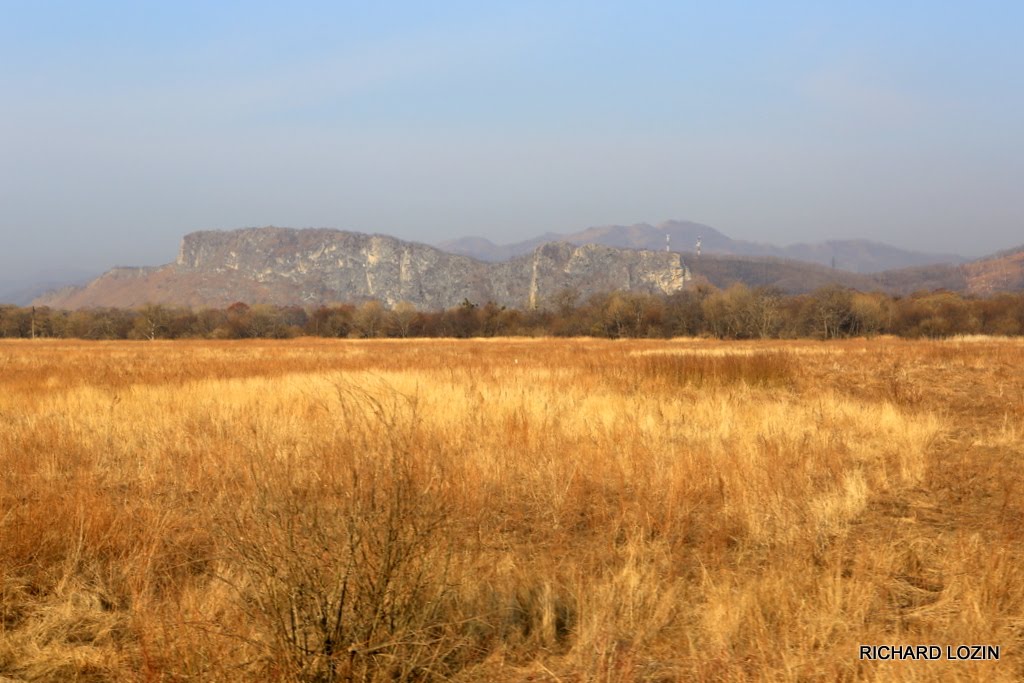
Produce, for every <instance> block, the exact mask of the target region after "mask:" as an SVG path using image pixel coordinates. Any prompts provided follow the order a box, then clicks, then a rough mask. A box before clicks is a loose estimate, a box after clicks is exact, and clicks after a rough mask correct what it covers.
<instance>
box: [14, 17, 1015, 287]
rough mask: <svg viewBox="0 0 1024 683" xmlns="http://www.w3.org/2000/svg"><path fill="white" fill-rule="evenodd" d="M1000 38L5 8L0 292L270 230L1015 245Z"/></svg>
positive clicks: (859, 21) (782, 21) (695, 23)
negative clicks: (684, 228) (38, 273)
mask: <svg viewBox="0 0 1024 683" xmlns="http://www.w3.org/2000/svg"><path fill="white" fill-rule="evenodd" d="M291 5H294V6H291ZM1022 26H1024V4H1022V3H1020V2H1005V3H994V2H960V1H958V2H941V1H938V0H931V1H928V2H897V3H893V2H868V1H860V2H850V3H835V2H825V3H823V2H807V3H784V2H774V3H762V2H746V3H730V2H715V3H707V2H702V3H684V2H642V1H635V0H634V1H632V2H621V3H603V2H558V1H557V0H546V1H544V2H523V1H520V2H515V3H501V4H498V3H481V2H465V3H462V2H447V3H427V2H390V3H367V2H359V3H355V2H323V3H290V4H286V3H283V2H272V3H271V2H265V3H261V2H212V1H204V2H192V1H185V0H176V1H174V2H168V1H166V0H160V1H159V2H142V1H133V2H101V1H97V0H91V1H88V2H85V1H75V2H48V1H46V0H23V1H22V0H0V236H2V242H0V280H3V279H7V277H9V276H11V275H21V274H24V273H25V272H28V271H32V270H35V269H37V268H40V267H44V266H45V265H47V264H56V265H64V264H69V265H78V266H82V267H88V268H94V269H105V268H106V267H108V266H111V265H114V264H156V263H163V262H167V261H170V260H172V259H173V258H174V255H175V253H176V249H177V244H178V241H179V239H180V237H181V235H183V234H184V233H186V232H190V231H193V230H199V229H210V228H233V227H242V226H253V225H268V224H274V225H282V226H292V227H308V226H323V227H337V228H343V229H352V230H361V231H367V232H384V233H390V234H394V235H396V236H399V237H403V238H408V239H416V240H420V241H427V242H433V241H438V240H442V239H445V238H450V237H457V236H460V235H464V234H479V235H483V236H486V237H490V238H491V239H494V240H496V241H515V240H517V239H522V238H526V237H530V236H533V235H535V234H537V233H540V232H544V231H547V230H555V231H570V230H576V229H580V228H583V227H586V226H589V225H596V224H608V223H634V222H641V221H647V222H658V221H661V220H664V219H668V218H679V219H689V220H695V221H700V222H704V223H708V224H710V225H713V226H715V227H717V228H719V229H720V230H722V231H723V232H725V233H726V234H728V235H730V236H732V237H737V238H746V239H753V240H760V241H771V242H776V243H789V242H794V241H809V240H818V239H827V238H844V237H866V238H870V239H877V240H883V241H888V242H891V243H895V244H898V245H903V246H910V247H916V248H922V249H933V250H954V251H959V252H962V253H965V254H968V255H978V254H981V253H982V252H987V251H991V250H994V249H998V248H1003V247H1007V246H1011V245H1013V244H1019V243H1021V242H1024V186H1022V180H1024V48H1022V47H1021V35H1022V34H1021V27H1022ZM5 275H6V276H7V277H5Z"/></svg>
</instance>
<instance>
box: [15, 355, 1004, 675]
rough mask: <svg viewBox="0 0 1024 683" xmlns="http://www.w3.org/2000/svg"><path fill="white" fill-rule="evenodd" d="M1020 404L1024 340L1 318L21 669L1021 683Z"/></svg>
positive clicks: (31, 672)
mask: <svg viewBox="0 0 1024 683" xmlns="http://www.w3.org/2000/svg"><path fill="white" fill-rule="evenodd" d="M1022 425H1024V342H1021V341H1019V340H1018V341H1013V340H1001V339H983V338H968V339H959V340H950V341H936V342H929V341H919V342H918V341H904V340H895V339H876V340H850V341H843V342H831V343H820V342H809V341H808V342H758V343H742V342H735V343H724V342H714V341H701V340H673V341H602V340H509V339H501V340H487V341H450V340H449V341H444V340H440V341H439V340H416V341H325V340H292V341H285V342H272V341H253V342H138V343H130V342H112V343H87V342H50V341H34V342H29V341H23V342H5V343H2V344H0V463H2V466H0V679H2V678H3V677H8V678H10V679H14V680H24V681H74V680H77V681H106V680H110V681H193V680H195V681H249V680H261V681H331V680H338V681H364V680H370V681H383V680H445V679H453V680H456V681H518V680H533V681H566V682H567V681H607V682H618V681H622V682H625V681H675V680H707V681H747V680H750V681H754V680H775V681H809V680H828V681H831V680H847V681H859V680H885V681H919V680H922V681H923V680H963V681H968V680H993V681H1009V680H1019V679H1021V678H1022V677H1024V657H1022V655H1021V648H1022V647H1024V548H1022V539H1024V536H1022V533H1024V495H1022V494H1024V491H1022V484H1024V477H1022V474H1024V427H1022ZM860 644H939V645H942V646H945V645H947V644H949V645H958V644H991V645H999V646H1000V648H1001V659H1000V661H986V662H951V661H925V662H915V661H903V662H891V661H888V662H870V661H859V660H858V657H857V653H858V645H860Z"/></svg>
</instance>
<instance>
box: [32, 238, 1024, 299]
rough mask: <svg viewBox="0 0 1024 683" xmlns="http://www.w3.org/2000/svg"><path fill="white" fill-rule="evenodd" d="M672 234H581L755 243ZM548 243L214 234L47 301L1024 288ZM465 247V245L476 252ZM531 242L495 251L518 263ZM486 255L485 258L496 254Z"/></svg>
mask: <svg viewBox="0 0 1024 683" xmlns="http://www.w3.org/2000/svg"><path fill="white" fill-rule="evenodd" d="M666 226H667V227H665V226H661V227H657V228H655V227H652V226H647V225H641V226H630V227H626V228H622V227H613V228H592V229H590V231H583V232H582V233H577V235H583V234H585V233H586V234H588V235H589V236H590V237H594V238H595V239H605V240H606V241H609V242H613V241H614V242H618V243H619V245H621V243H622V242H629V243H630V244H631V245H633V244H650V243H651V242H652V241H654V240H655V238H654V237H652V232H651V231H655V232H656V234H658V235H660V237H661V241H662V243H664V240H665V235H666V234H669V235H670V240H671V239H673V238H674V236H676V235H684V236H685V235H690V234H691V233H692V232H693V231H695V230H701V232H700V233H698V234H700V236H701V238H702V240H708V238H709V237H710V241H711V243H712V244H724V245H726V246H728V245H730V244H732V245H735V244H739V245H741V246H742V245H744V244H747V245H749V244H751V243H743V242H734V241H727V240H728V238H726V237H724V236H723V235H721V233H718V232H717V231H711V230H710V229H708V228H707V226H701V225H699V224H694V223H675V222H674V223H671V224H666ZM658 231H660V232H658ZM705 233H706V234H705ZM536 242H537V243H536V244H534V245H533V246H532V247H531V250H530V251H529V252H528V253H526V254H520V255H517V256H511V257H509V258H507V259H506V260H503V261H488V260H483V259H480V258H474V257H471V256H467V255H465V254H458V253H452V252H449V251H444V250H442V249H439V248H437V247H433V246H430V245H426V244H421V243H417V242H408V241H404V240H399V239H397V238H394V237H390V236H387V235H368V234H364V233H356V232H345V231H340V230H333V229H304V230H295V229H290V228H276V227H267V228H245V229H240V230H229V231H203V232H196V233H191V234H189V235H186V236H185V237H184V239H183V240H182V243H181V248H180V250H179V254H178V257H177V259H176V260H175V261H174V262H173V263H168V264H167V265H164V266H157V267H142V268H124V267H119V268H114V269H111V270H110V271H108V272H106V273H104V274H103V275H101V276H100V277H98V278H96V279H94V280H92V281H91V282H89V283H88V284H86V285H85V286H80V287H65V288H63V289H59V290H56V291H52V292H49V293H47V294H45V295H43V296H40V297H38V298H37V299H36V300H35V304H36V305H46V306H51V307H55V308H68V309H73V308H90V307H104V306H111V307H137V306H142V305H145V304H149V303H157V304H173V305H181V306H190V307H196V308H199V307H209V306H215V307H225V306H229V305H231V304H232V303H234V302H237V301H242V302H246V303H250V304H254V303H269V304H277V305H302V306H313V305H322V304H329V303H338V302H356V303H357V302H360V301H366V300H371V299H376V300H380V301H382V302H384V303H385V304H387V305H389V306H393V305H395V304H397V303H398V302H403V301H404V302H408V303H410V304H413V305H414V306H416V307H418V308H421V309H438V308H450V307H452V306H457V305H459V304H460V303H462V302H464V301H467V300H468V301H471V302H475V303H483V302H486V301H494V302H495V303H498V304H500V305H506V306H513V307H533V306H538V305H544V303H545V302H547V301H549V300H551V298H552V297H554V296H556V295H557V294H559V293H560V292H562V291H564V290H567V289H571V290H574V291H575V292H576V294H577V295H578V296H579V297H581V298H586V297H588V296H590V295H592V294H595V293H598V292H607V291H612V290H619V291H633V292H647V293H656V294H671V293H674V292H678V291H680V290H683V289H686V288H688V287H689V288H693V287H697V286H700V285H701V284H705V285H713V286H716V287H721V288H725V287H728V286H730V285H731V284H733V283H736V282H742V283H745V284H747V285H750V286H770V287H775V288H778V289H779V290H781V291H783V292H785V293H789V294H800V293H807V292H811V291H813V290H815V289H817V288H819V287H821V286H824V285H827V284H831V283H835V284H839V285H841V286H845V287H850V288H855V289H858V290H861V291H884V292H888V293H890V294H907V293H911V292H915V291H920V290H935V289H945V290H950V291H954V292H959V293H963V294H972V295H987V294H993V293H997V292H1003V291H1021V290H1024V246H1022V247H1020V248H1017V249H1011V250H1007V251H1004V252H1000V253H998V254H993V255H992V256H989V257H986V258H983V259H978V260H975V261H970V262H960V263H931V264H928V265H911V266H909V267H902V268H894V269H887V270H882V271H879V272H872V273H867V272H853V271H851V270H845V269H843V268H838V267H831V263H830V264H829V265H824V264H822V263H820V262H819V263H814V262H808V261H799V260H794V259H786V258H780V257H778V256H750V255H737V254H723V253H714V252H713V251H711V250H709V252H702V253H700V254H698V253H696V252H676V251H666V250H665V249H664V245H663V246H662V248H661V249H660V250H655V249H636V248H632V247H630V246H619V245H614V246H613V245H609V244H595V243H585V244H572V243H570V242H568V241H556V242H545V241H540V238H538V240H536ZM460 243H461V244H462V245H463V247H466V245H467V244H470V242H466V241H464V240H463V241H460ZM527 243H528V242H523V243H520V244H519V245H510V246H506V247H496V246H495V245H493V244H492V246H495V248H496V249H508V250H513V251H514V250H521V249H523V248H524V247H523V246H522V245H524V244H527ZM531 243H532V241H531ZM475 244H476V245H477V247H481V245H482V244H483V243H482V242H479V241H478V242H475ZM822 244H823V245H826V246H821V245H818V246H817V247H816V246H815V245H803V246H802V247H801V248H806V249H807V250H808V253H817V254H819V256H820V254H821V253H831V254H833V256H831V257H829V260H830V261H831V259H832V258H836V261H837V262H838V261H839V258H843V257H850V256H851V255H856V254H860V255H861V258H862V259H863V260H862V261H861V263H862V264H866V263H867V262H868V261H870V262H873V263H875V264H876V265H877V264H878V263H882V262H885V260H886V259H895V260H896V262H898V263H906V262H907V261H908V260H909V261H910V262H911V263H916V262H917V261H918V260H925V259H926V257H925V256H923V255H920V254H917V253H915V252H908V251H905V250H899V249H896V248H894V247H888V246H886V245H878V244H875V243H870V242H859V241H846V242H827V243H822ZM827 245H832V246H831V247H828V246H827ZM837 245H838V246H837ZM797 246H798V247H800V245H797ZM451 248H453V247H451V246H449V249H451ZM737 248H738V247H737ZM793 248H796V247H789V248H788V249H793ZM828 249H831V251H828ZM510 253H511V252H510ZM844 255H845V256H844ZM491 256H492V257H496V256H497V252H493V251H492V253H491Z"/></svg>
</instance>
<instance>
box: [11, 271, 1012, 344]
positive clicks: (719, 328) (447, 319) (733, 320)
mask: <svg viewBox="0 0 1024 683" xmlns="http://www.w3.org/2000/svg"><path fill="white" fill-rule="evenodd" d="M878 334H892V335H898V336H901V337H947V336H952V335H960V334H992V335H1011V336H1012V335H1022V334H1024V293H1016V294H999V295H994V296H989V297H964V296H961V295H959V294H957V293H954V292H948V291H938V292H921V293H918V294H914V295H911V296H905V297H895V296H889V295H886V294H882V293H878V292H871V293H865V292H858V291H855V290H850V289H845V288H842V287H838V286H828V287H823V288H821V289H819V290H817V291H815V292H813V293H811V294H806V295H784V294H782V293H780V292H779V291H778V290H775V289H772V288H765V287H758V288H751V287H747V286H745V285H742V284H737V285H733V286H732V287H730V288H728V289H725V290H718V289H715V288H712V287H699V288H696V289H693V290H686V291H682V292H677V293H675V294H671V295H668V296H657V295H652V294H637V293H629V292H608V293H604V294H598V295H595V296H591V297H589V298H586V299H583V298H581V297H580V295H579V294H578V292H576V291H574V290H563V291H560V292H558V293H556V294H555V295H554V296H552V297H550V298H549V299H548V300H547V301H545V302H544V304H543V305H541V306H539V307H538V308H535V309H519V308H509V307H505V306H499V305H497V304H495V303H493V302H485V303H477V302H472V301H469V300H465V301H463V302H462V304H460V305H458V306H455V307H452V308H449V309H446V310H438V311H419V310H417V309H416V308H415V307H414V306H412V305H411V304H408V303H405V302H400V303H398V304H396V305H394V306H392V307H388V306H385V305H384V304H383V303H382V302H380V301H373V300H370V301H363V302H361V303H358V304H348V303H343V304H335V305H326V306H318V307H314V308H303V307H300V306H272V305H264V304H256V305H252V306H250V305H247V304H244V303H235V304H233V305H231V306H228V307H227V308H207V309H201V310H193V309H189V308H180V307H173V306H163V305H149V306H144V307H142V308H138V309H118V308H96V309H87V310H78V311H64V310H56V309H50V308H39V307H17V306H0V337H5V338H40V337H43V338H77V339H187V338H201V339H251V338H277V339H286V338H291V337H299V336H318V337H352V338H374V337H496V336H558V337H571V336H591V337H609V338H618V337H634V338H635V337H662V338H666V337H678V336H710V337H718V338H721V339H762V338H818V339H835V338H842V337H854V336H872V335H878Z"/></svg>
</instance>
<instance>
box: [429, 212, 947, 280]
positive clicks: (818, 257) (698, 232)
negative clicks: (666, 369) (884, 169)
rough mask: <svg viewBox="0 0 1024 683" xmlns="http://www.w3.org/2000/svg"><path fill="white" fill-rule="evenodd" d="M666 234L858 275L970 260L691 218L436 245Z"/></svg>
mask: <svg viewBox="0 0 1024 683" xmlns="http://www.w3.org/2000/svg"><path fill="white" fill-rule="evenodd" d="M666 237H668V238H669V242H668V243H669V246H670V247H671V248H672V249H673V250H678V251H694V250H695V247H696V244H697V241H698V240H700V242H701V251H702V252H703V253H706V254H723V255H729V256H771V257H774V258H781V259H790V260H795V261H805V262H808V263H818V264H820V265H824V266H829V267H834V268H839V269H842V270H847V271H851V272H854V273H878V272H882V271H886V270H893V269H895V268H908V267H912V266H925V265H932V264H936V263H953V264H957V263H963V262H965V261H966V260H967V259H965V258H964V257H962V256H959V255H957V254H941V253H927V252H919V251H910V250H907V249H900V248H898V247H894V246H891V245H888V244H882V243H880V242H871V241H868V240H829V241H826V242H815V243H811V244H803V243H801V244H792V245H789V246H785V247H779V246H775V245H772V244H762V243H759V242H747V241H744V240H734V239H732V238H731V237H728V236H726V235H724V234H723V233H721V232H719V231H718V230H716V229H715V228H713V227H711V226H709V225H703V224H701V223H693V222H690V221H666V222H664V223H659V224H658V225H650V224H648V223H638V224H636V225H607V226H601V227H592V228H587V229H586V230H580V231H578V232H573V233H546V234H544V235H540V236H538V237H534V238H532V239H528V240H524V241H521V242H515V243H512V244H503V245H499V244H495V243H494V242H491V241H490V240H488V239H485V238H483V237H462V238H459V239H454V240H448V241H445V242H440V243H439V244H438V245H437V246H438V248H440V249H443V250H444V251H447V252H450V253H453V254H462V255H464V256H471V257H473V258H476V259H480V260H482V261H505V260H508V259H510V258H515V257H516V256H521V255H523V254H528V253H530V252H531V251H533V250H534V249H535V248H536V247H538V246H539V245H541V244H544V243H545V242H569V243H571V244H604V245H607V246H610V247H622V248H625V249H653V250H664V249H665V246H666V240H665V238H666Z"/></svg>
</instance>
